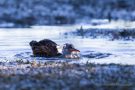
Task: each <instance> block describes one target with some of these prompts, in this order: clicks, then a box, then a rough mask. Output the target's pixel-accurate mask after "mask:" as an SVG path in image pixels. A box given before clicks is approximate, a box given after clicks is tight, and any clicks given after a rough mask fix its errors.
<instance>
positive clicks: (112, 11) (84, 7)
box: [0, 0, 135, 26]
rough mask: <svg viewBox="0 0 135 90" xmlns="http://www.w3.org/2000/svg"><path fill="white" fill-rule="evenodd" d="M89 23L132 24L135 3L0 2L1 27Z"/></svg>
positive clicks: (123, 0) (120, 0)
mask: <svg viewBox="0 0 135 90" xmlns="http://www.w3.org/2000/svg"><path fill="white" fill-rule="evenodd" d="M91 19H114V20H118V19H123V20H130V21H133V20H135V0H0V24H3V23H12V24H14V25H16V26H19V25H20V26H30V25H61V24H75V23H79V22H81V21H87V20H91Z"/></svg>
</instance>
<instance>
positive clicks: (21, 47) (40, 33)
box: [0, 26, 135, 64]
mask: <svg viewBox="0 0 135 90" xmlns="http://www.w3.org/2000/svg"><path fill="white" fill-rule="evenodd" d="M76 28H78V26H44V27H32V28H19V29H15V28H13V29H0V58H1V59H2V58H4V57H6V58H10V59H11V58H14V57H15V56H16V55H18V56H19V54H20V57H21V55H22V56H26V57H30V55H31V54H32V53H31V52H32V51H31V48H30V46H29V42H30V41H31V40H37V41H38V40H41V39H44V38H48V39H51V40H54V41H55V42H56V43H58V44H64V43H72V44H74V45H75V47H76V48H77V49H79V50H80V51H81V53H82V55H84V54H90V55H92V54H93V53H96V52H97V54H98V53H101V54H98V55H102V54H103V53H105V54H107V55H108V54H109V56H108V57H105V58H98V59H97V58H86V57H84V58H83V57H82V58H81V59H80V60H79V62H87V61H89V62H95V63H123V64H135V61H134V60H133V59H134V57H135V46H134V45H135V42H134V41H107V40H105V39H90V38H81V37H78V36H71V35H69V34H68V32H70V31H73V30H76ZM65 32H66V34H65ZM25 52H27V53H25ZM86 52H91V53H86ZM92 52H93V53H92ZM11 60H12V59H11Z"/></svg>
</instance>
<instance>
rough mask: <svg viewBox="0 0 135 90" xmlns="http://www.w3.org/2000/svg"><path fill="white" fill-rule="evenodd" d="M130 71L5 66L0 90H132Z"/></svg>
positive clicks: (120, 67)
mask: <svg viewBox="0 0 135 90" xmlns="http://www.w3.org/2000/svg"><path fill="white" fill-rule="evenodd" d="M134 71H135V66H132V65H118V64H109V65H106V64H92V63H86V64H71V63H66V62H44V63H43V62H42V63H41V62H37V61H31V62H22V61H21V62H20V61H18V62H8V63H1V66H0V72H1V73H0V83H1V86H0V89H4V90H13V89H17V90H20V89H21V90H22V89H23V90H24V89H29V90H37V89H40V90H43V89H49V90H50V89H51V90H53V89H55V90H60V89H62V90H71V89H74V90H82V89H83V90H87V89H97V90H99V89H100V90H102V89H111V90H114V89H123V88H124V89H125V88H128V89H133V88H134V85H135V78H134V75H135V72H134Z"/></svg>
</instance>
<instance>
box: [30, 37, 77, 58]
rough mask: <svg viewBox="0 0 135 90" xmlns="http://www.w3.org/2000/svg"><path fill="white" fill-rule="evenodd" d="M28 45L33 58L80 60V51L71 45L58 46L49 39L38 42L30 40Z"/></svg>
mask: <svg viewBox="0 0 135 90" xmlns="http://www.w3.org/2000/svg"><path fill="white" fill-rule="evenodd" d="M29 45H30V46H31V49H32V51H33V55H34V56H35V57H61V58H70V59H78V58H80V51H79V50H78V49H76V48H74V46H73V44H69V43H66V44H64V45H58V44H57V43H55V42H54V41H52V40H50V39H43V40H40V41H39V42H37V41H35V40H32V41H31V42H30V43H29Z"/></svg>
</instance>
